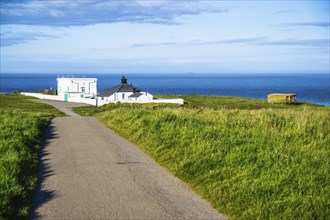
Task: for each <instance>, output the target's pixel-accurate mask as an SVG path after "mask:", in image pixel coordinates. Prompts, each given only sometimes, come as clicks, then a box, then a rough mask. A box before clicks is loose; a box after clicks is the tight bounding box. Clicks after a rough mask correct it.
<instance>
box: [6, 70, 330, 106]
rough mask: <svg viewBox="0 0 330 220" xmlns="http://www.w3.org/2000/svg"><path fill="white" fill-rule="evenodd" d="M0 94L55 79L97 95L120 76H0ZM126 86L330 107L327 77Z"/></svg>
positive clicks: (214, 77) (164, 77) (142, 78)
mask: <svg viewBox="0 0 330 220" xmlns="http://www.w3.org/2000/svg"><path fill="white" fill-rule="evenodd" d="M0 76H1V78H0V92H1V93H13V92H17V91H22V92H37V91H41V90H45V89H50V88H52V89H56V87H57V81H56V79H57V77H81V78H83V77H88V78H89V77H90V78H97V84H98V92H102V91H103V90H105V89H107V88H110V87H112V86H115V85H117V84H119V83H120V79H121V77H122V75H121V74H77V75H72V74H71V75H70V74H67V75H65V74H64V75H58V74H30V73H29V74H7V73H1V75H0ZM125 77H126V78H127V79H128V83H129V84H131V83H132V84H133V85H134V86H136V87H138V88H141V89H144V90H145V91H147V92H149V93H151V94H176V95H187V94H201V95H211V96H239V97H247V98H257V99H267V95H268V94H270V93H296V94H297V100H298V101H300V102H311V103H316V104H321V105H326V106H330V74H195V73H184V74H125Z"/></svg>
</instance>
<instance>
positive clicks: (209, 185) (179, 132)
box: [77, 105, 330, 219]
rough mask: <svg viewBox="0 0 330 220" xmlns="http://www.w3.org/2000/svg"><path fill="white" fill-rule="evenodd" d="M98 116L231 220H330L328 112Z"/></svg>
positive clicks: (121, 111)
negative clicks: (329, 218)
mask: <svg viewBox="0 0 330 220" xmlns="http://www.w3.org/2000/svg"><path fill="white" fill-rule="evenodd" d="M196 106H197V105H196ZM92 109H94V108H92V107H87V108H86V107H85V108H80V109H77V111H80V112H82V111H84V112H85V114H90V113H91V111H93V110H92ZM92 114H94V115H95V116H96V117H97V118H99V120H101V121H102V122H103V123H105V124H106V125H107V126H109V127H110V128H112V129H113V130H115V131H116V132H117V133H119V134H120V135H122V136H123V137H126V138H127V139H129V140H131V141H132V142H134V143H136V144H137V145H138V146H140V147H141V148H142V149H143V150H144V151H145V152H147V153H148V154H149V155H151V156H152V157H153V158H155V159H156V160H157V161H158V162H159V163H160V164H162V165H163V166H165V167H166V168H167V169H169V170H170V171H171V172H172V173H173V174H174V175H176V176H178V177H179V178H181V179H182V180H184V181H185V182H187V183H188V184H189V185H190V186H191V187H192V188H193V189H195V190H196V191H197V192H199V193H200V194H201V195H202V196H203V197H204V198H206V199H207V200H208V201H210V203H211V204H212V205H213V206H214V207H215V208H216V209H217V210H218V211H219V212H221V213H224V214H226V215H228V216H230V217H231V218H232V219H257V218H260V219H327V218H328V217H329V216H330V212H329V201H330V178H329V175H328V170H329V167H330V166H329V165H330V164H329V163H330V162H329V156H330V155H329V146H330V128H329V121H330V111H329V108H317V107H315V108H312V107H310V108H300V107H299V110H297V109H295V108H292V107H290V108H288V109H285V108H284V107H283V108H281V109H276V108H275V109H260V110H256V109H254V110H249V109H240V110H238V109H211V108H197V107H196V108H191V107H189V108H185V107H173V106H161V105H159V106H157V105H108V106H105V107H103V108H102V109H101V110H100V109H99V110H98V111H94V113H92Z"/></svg>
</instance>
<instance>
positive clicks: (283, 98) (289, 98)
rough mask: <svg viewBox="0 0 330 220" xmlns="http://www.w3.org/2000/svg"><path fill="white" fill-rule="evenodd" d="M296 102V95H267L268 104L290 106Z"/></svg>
mask: <svg viewBox="0 0 330 220" xmlns="http://www.w3.org/2000/svg"><path fill="white" fill-rule="evenodd" d="M296 101H297V94H294V93H272V94H269V95H268V103H286V104H291V103H295V102H296Z"/></svg>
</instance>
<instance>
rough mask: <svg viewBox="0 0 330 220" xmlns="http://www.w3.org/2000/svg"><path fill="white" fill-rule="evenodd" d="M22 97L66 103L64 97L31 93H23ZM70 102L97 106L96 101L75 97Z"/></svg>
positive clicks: (69, 98) (69, 99)
mask: <svg viewBox="0 0 330 220" xmlns="http://www.w3.org/2000/svg"><path fill="white" fill-rule="evenodd" d="M21 94H22V95H25V96H32V97H36V98H38V99H48V100H55V101H64V95H61V96H60V95H44V94H39V93H30V92H21ZM68 102H76V103H85V104H89V105H96V99H86V98H75V97H68Z"/></svg>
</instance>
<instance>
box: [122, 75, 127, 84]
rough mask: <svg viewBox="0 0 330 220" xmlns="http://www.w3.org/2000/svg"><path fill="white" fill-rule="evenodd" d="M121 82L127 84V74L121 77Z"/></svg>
mask: <svg viewBox="0 0 330 220" xmlns="http://www.w3.org/2000/svg"><path fill="white" fill-rule="evenodd" d="M121 84H127V79H126V78H125V76H123V77H122V78H121Z"/></svg>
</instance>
